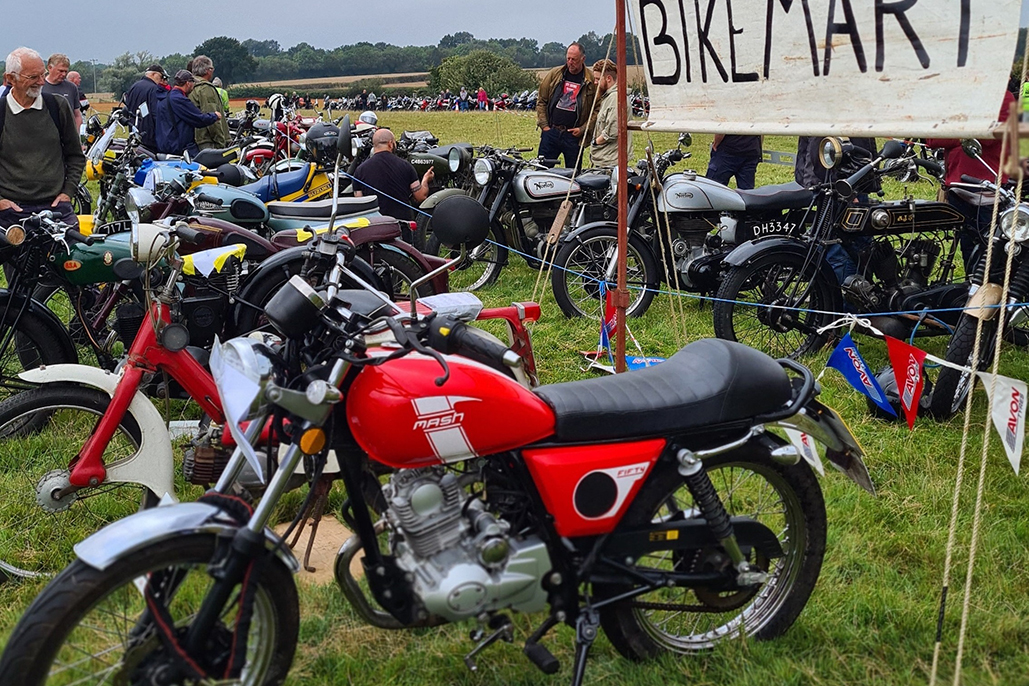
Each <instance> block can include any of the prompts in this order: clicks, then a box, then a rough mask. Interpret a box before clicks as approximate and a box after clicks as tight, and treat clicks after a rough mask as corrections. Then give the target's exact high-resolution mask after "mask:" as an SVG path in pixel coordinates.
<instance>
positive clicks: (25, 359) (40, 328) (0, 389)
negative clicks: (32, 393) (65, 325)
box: [0, 304, 79, 400]
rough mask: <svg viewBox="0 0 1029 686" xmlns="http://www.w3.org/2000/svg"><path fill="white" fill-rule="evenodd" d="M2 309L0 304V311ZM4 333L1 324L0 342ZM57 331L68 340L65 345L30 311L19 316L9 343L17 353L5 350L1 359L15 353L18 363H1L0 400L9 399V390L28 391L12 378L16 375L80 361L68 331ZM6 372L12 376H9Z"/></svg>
mask: <svg viewBox="0 0 1029 686" xmlns="http://www.w3.org/2000/svg"><path fill="white" fill-rule="evenodd" d="M2 307H3V306H2V305H0V308H2ZM16 307H17V305H16V304H15V305H13V306H12V310H14V309H15V308H16ZM0 315H2V309H0ZM16 315H17V311H13V312H12V314H11V315H10V316H16ZM55 326H56V324H55ZM7 330H8V328H7V324H6V322H4V323H3V324H0V340H2V338H3V336H5V335H6V333H7ZM60 332H61V333H63V334H64V337H65V338H68V340H67V341H65V344H64V345H62V341H60V340H59V339H57V338H56V337H55V334H56V333H57V332H56V331H54V327H51V326H49V325H48V323H47V322H46V321H44V320H43V319H42V318H40V317H39V316H37V315H36V314H34V313H32V312H31V311H28V310H26V311H25V312H23V313H22V315H21V318H20V319H18V321H17V327H16V329H15V335H14V340H13V341H12V342H11V345H12V346H16V347H17V352H16V353H14V351H12V350H8V352H7V354H6V355H5V356H4V357H5V358H9V357H11V356H12V353H13V354H17V356H18V361H17V362H14V360H11V362H7V361H6V360H0V370H2V371H0V400H3V399H4V398H6V397H8V391H9V389H10V388H12V387H13V388H15V389H18V390H27V389H28V388H29V385H28V384H25V383H24V382H23V381H21V380H20V379H16V378H14V376H16V374H17V373H18V372H21V371H25V370H28V369H35V368H36V367H39V366H44V365H52V364H75V363H77V362H78V361H79V359H78V355H77V354H76V352H75V347H74V345H73V344H72V342H71V340H70V338H69V337H68V334H67V332H66V331H65V330H64V329H61V330H60ZM66 346H70V349H67V348H66ZM9 365H10V368H9ZM9 372H13V373H14V374H13V375H12V376H8V373H9Z"/></svg>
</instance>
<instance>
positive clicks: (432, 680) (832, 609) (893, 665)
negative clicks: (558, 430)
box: [0, 112, 1029, 686]
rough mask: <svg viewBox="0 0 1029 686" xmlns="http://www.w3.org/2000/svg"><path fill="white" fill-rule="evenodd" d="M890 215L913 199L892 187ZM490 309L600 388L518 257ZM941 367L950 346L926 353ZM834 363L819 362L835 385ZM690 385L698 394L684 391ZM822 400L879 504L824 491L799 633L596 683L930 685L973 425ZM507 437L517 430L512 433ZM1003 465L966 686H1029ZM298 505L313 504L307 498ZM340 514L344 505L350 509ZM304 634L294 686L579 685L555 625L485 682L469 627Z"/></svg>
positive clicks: (479, 125)
mask: <svg viewBox="0 0 1029 686" xmlns="http://www.w3.org/2000/svg"><path fill="white" fill-rule="evenodd" d="M379 123H380V124H381V125H383V126H388V127H390V128H392V129H393V130H394V131H397V132H399V131H402V130H405V129H409V130H413V129H428V130H430V131H432V132H433V133H435V134H436V135H437V136H438V137H439V138H440V139H441V142H442V143H450V142H455V141H471V142H474V143H477V144H485V143H488V144H491V145H499V146H511V147H515V146H536V145H537V144H538V141H539V134H538V131H537V130H536V129H535V121H534V118H533V116H532V114H531V113H514V112H511V113H506V112H505V113H495V114H494V113H488V114H479V113H452V112H439V113H424V114H423V113H410V112H403V113H395V112H382V113H379ZM651 138H652V140H653V143H654V146H655V148H656V149H657V150H658V151H663V150H666V149H668V148H670V147H672V146H674V144H675V135H674V134H654V135H653V136H652V137H651ZM694 140H695V142H694V145H693V147H692V148H691V149H690V151H691V152H692V154H693V157H692V158H690V159H687V160H685V161H684V162H683V163H681V164H680V165H679V166H678V167H677V169H683V168H693V169H697V170H698V171H700V172H701V173H703V172H704V170H705V169H706V167H707V162H708V149H709V145H710V141H711V137H710V136H706V135H696V136H695V137H694ZM635 141H636V144H635V155H634V158H636V157H640V156H642V154H643V148H644V145H645V144H646V143H647V141H648V136H646V135H644V134H640V133H637V134H635ZM765 148H766V149H771V150H780V151H785V152H792V151H794V150H795V149H796V140H795V139H794V138H789V137H766V140H765ZM791 177H792V172H791V170H790V169H789V168H788V167H781V166H773V165H768V164H762V165H760V166H759V168H758V183H759V184H762V185H763V184H769V183H780V182H783V181H786V180H788V179H789V178H791ZM887 190H888V197H892V198H896V197H900V196H901V195H902V194H903V193H904V191H905V188H904V187H902V186H900V185H899V184H896V183H894V184H890V185H888V187H887ZM908 190H910V192H911V193H913V194H914V195H916V196H918V197H932V196H934V195H935V189H934V188H933V187H932V186H930V185H929V184H927V183H919V184H914V185H911V186H910V187H909V188H908ZM479 295H480V297H481V298H482V299H483V300H484V301H485V303H486V305H487V306H495V305H506V304H508V303H510V302H512V301H516V300H527V299H530V298H533V297H536V298H538V299H539V300H540V302H541V304H542V306H543V318H542V320H541V321H540V322H539V323H538V324H537V325H536V326H535V327H534V328H533V331H532V335H533V343H534V347H535V350H536V354H537V357H538V362H539V367H540V376H541V379H542V381H543V382H544V383H555V382H561V381H568V380H572V379H579V378H586V377H589V376H592V375H593V373H592V372H584V371H583V370H582V369H581V366H582V362H581V358H580V356H579V351H582V350H590V349H593V348H595V346H596V342H597V338H598V334H599V326H600V325H599V322H593V321H584V320H567V319H565V318H564V317H563V316H562V315H561V313H560V310H559V309H558V308H557V306H556V304H555V303H554V299H553V297H552V295H551V294H550V292H549V287H548V284H547V282H546V280H543V287H541V288H537V274H536V272H533V271H531V270H530V269H529V268H528V267H527V266H526V264H525V262H524V261H522V260H521V259H519V258H517V257H516V256H514V255H512V256H511V264H510V266H509V267H506V268H505V269H504V271H503V273H502V274H501V276H500V279H499V281H498V283H497V284H495V285H494V286H492V287H490V288H487V289H484V290H483V291H480V292H479ZM630 326H631V329H632V332H633V333H634V334H635V336H636V338H637V339H638V340H639V341H640V344H641V345H642V346H643V349H644V351H645V352H646V353H647V354H655V355H664V356H668V355H671V354H673V353H674V352H675V350H677V349H678V348H679V347H681V346H682V345H685V344H686V343H687V342H689V341H693V340H697V339H698V338H702V337H708V336H711V335H712V324H711V308H710V305H709V304H705V303H701V302H698V301H697V300H694V299H690V298H686V299H682V300H679V299H676V298H673V297H672V296H670V295H660V296H658V297H657V299H656V300H655V302H654V304H653V306H652V307H651V308H650V310H649V311H648V312H647V314H646V315H645V316H644V317H642V318H640V319H636V320H633V321H631V322H630ZM857 340H858V344H859V346H860V347H861V350H862V353H863V354H864V355H865V357H866V359H868V361H869V363H870V365H871V366H872V367H873V368H875V369H877V370H878V369H880V368H882V367H883V366H884V365H886V364H887V363H888V357H887V354H886V349H885V346H884V344H883V343H881V342H880V341H876V340H873V339H870V338H867V337H859V338H858V339H857ZM918 345H919V346H920V347H922V348H924V349H927V350H929V351H931V352H934V353H936V354H940V353H942V350H943V349H944V348H945V346H946V341H944V340H943V339H939V338H937V339H920V340H919V342H918ZM827 357H828V352H827V351H823V352H822V353H819V354H818V355H814V356H810V357H807V358H805V359H804V360H803V361H804V362H805V363H806V364H807V365H808V366H810V367H811V368H812V369H813V370H815V371H816V373H817V372H818V371H820V370H821V369H822V368H823V367H824V364H825V361H826V359H827ZM1001 372H1002V373H1005V374H1008V375H1010V376H1014V377H1016V378H1021V379H1027V378H1029V364H1027V363H1026V357H1025V354H1024V351H1021V350H1017V349H1014V348H1011V347H1007V348H1005V351H1004V353H1003V357H1002V364H1001ZM685 382H687V383H688V382H689V380H685ZM821 383H822V387H823V389H824V391H823V396H822V398H823V400H825V401H826V402H827V403H829V404H830V405H832V406H833V407H835V408H836V409H837V410H839V411H840V413H841V414H842V415H843V417H844V418H845V419H846V420H847V422H848V423H849V424H850V426H851V428H852V429H853V430H854V433H855V434H856V435H857V436H858V438H859V439H860V440H861V442H862V444H863V446H864V448H865V450H866V452H867V456H866V462H867V464H868V467H869V470H870V472H871V475H872V478H873V480H874V481H875V483H876V485H877V487H878V491H879V493H878V497H876V498H872V497H870V496H868V495H867V494H865V493H864V492H862V491H860V490H858V489H857V488H855V487H854V486H852V485H851V484H850V483H849V482H848V481H846V480H845V479H844V477H843V476H842V475H840V474H838V473H836V472H834V471H833V470H831V469H830V470H828V473H827V475H826V478H824V479H822V480H821V484H822V488H823V490H824V493H825V501H826V508H827V511H828V519H829V533H828V536H829V538H828V546H827V551H826V556H825V563H824V566H823V570H822V576H821V578H820V580H819V582H818V586H817V587H816V589H815V592H814V595H813V596H812V599H811V601H810V602H809V604H808V606H807V608H806V609H805V610H804V612H803V614H802V615H801V616H800V619H799V620H798V622H797V623H796V624H795V625H794V627H793V628H792V629H791V630H790V631H789V632H788V633H787V634H786V636H785V637H783V638H782V639H779V640H777V641H774V642H769V643H762V642H756V641H738V642H735V643H733V644H730V645H725V646H722V647H720V648H719V649H718V650H716V651H714V652H711V653H705V654H703V655H699V656H696V657H693V658H689V659H665V660H661V661H658V662H653V663H648V664H642V665H637V664H633V663H629V662H627V661H625V660H623V659H621V658H620V657H619V656H618V655H617V654H616V653H615V651H614V649H613V648H612V647H611V645H610V644H609V643H608V642H607V640H606V639H604V638H603V637H601V638H600V639H599V640H598V641H597V643H596V645H595V646H594V648H593V652H592V655H593V659H592V660H591V661H590V664H589V668H588V671H587V682H588V683H590V684H605V685H611V686H615V685H618V686H621V685H622V684H633V685H634V686H665V685H666V684H698V685H709V686H710V685H713V684H719V685H720V686H768V685H769V684H777V685H778V684H789V685H798V686H799V685H801V684H803V685H804V686H807V685H809V684H813V685H819V686H838V685H839V684H847V685H850V684H855V685H856V684H861V685H866V684H867V685H877V686H879V685H891V686H892V685H897V686H902V685H903V686H908V685H909V684H927V683H928V672H929V664H930V662H931V659H932V647H933V638H934V634H935V627H936V616H937V610H938V597H939V584H940V579H941V575H942V570H943V563H944V556H945V550H946V541H947V526H948V522H949V516H950V504H951V495H952V489H953V483H954V480H955V475H956V465H957V459H958V449H959V445H960V442H961V421H962V420H961V418H960V417H959V418H956V419H954V420H953V421H951V422H950V423H947V424H936V423H934V422H932V421H930V420H928V419H920V420H919V421H918V423H917V424H916V425H915V430H914V431H913V432H909V431H908V430H907V427H906V426H905V425H901V424H896V423H884V422H881V421H879V420H876V419H873V418H871V417H870V416H869V414H868V413H867V411H866V408H865V403H864V400H863V399H862V397H861V396H859V395H858V394H857V393H856V392H854V391H853V390H852V389H850V387H849V386H847V385H846V383H845V382H844V381H843V380H842V379H841V377H840V376H839V375H838V374H837V373H836V372H833V371H829V372H828V373H827V374H826V375H825V376H824V377H823V378H822V381H821ZM984 414H985V402H984V401H983V394H982V391H981V390H980V391H978V392H977V399H976V414H975V416H974V417H973V423H972V434H971V445H970V450H969V457H968V460H969V464H970V467H969V469H971V470H972V471H971V472H969V473H967V474H966V478H965V493H964V496H963V498H962V515H961V518H960V526H959V529H958V536H957V539H958V546H959V547H958V548H957V550H956V552H955V558H954V560H955V562H954V575H953V577H952V579H951V584H950V589H951V591H950V603H949V605H948V608H949V611H948V614H947V618H946V620H947V621H946V624H945V626H944V646H945V648H944V651H943V662H942V669H941V675H942V676H943V682H945V683H950V681H951V679H952V674H953V661H954V654H955V647H956V642H957V626H958V620H959V618H960V610H961V596H962V589H963V586H964V572H965V566H966V564H967V544H968V541H969V538H970V532H971V527H972V517H971V511H972V510H971V508H972V502H973V500H974V489H975V481H976V478H977V476H976V472H977V470H978V465H979V453H980V450H981V448H980V441H981V436H982V433H983V429H984V426H985V423H984ZM498 421H503V418H498ZM993 446H994V451H993V453H992V454H991V456H990V458H989V464H988V465H987V472H986V473H987V483H986V491H985V503H986V506H985V509H984V512H983V528H982V532H981V538H980V541H979V557H978V564H977V567H976V569H975V576H974V580H973V584H972V597H971V613H970V625H969V634H968V638H967V643H966V651H965V656H964V663H963V668H964V678H963V680H962V683H963V684H965V685H966V686H980V685H982V686H986V685H990V684H1020V683H1026V676H1025V675H1026V674H1029V593H1027V592H1026V590H1025V584H1024V579H1025V564H1026V559H1027V552H1026V541H1029V517H1027V516H1026V513H1027V512H1029V493H1027V489H1026V483H1025V478H1024V477H1016V476H1014V475H1013V474H1012V471H1011V468H1010V466H1009V465H1008V463H1007V460H1006V459H1005V458H1004V457H1003V456H1002V455H1001V453H1000V452H999V450H998V445H997V440H996V437H994V440H993ZM293 495H297V494H293ZM340 499H341V497H337V498H336V500H335V501H334V502H336V503H338V502H339V500H340ZM35 590H36V589H35V588H34V587H33V586H32V585H31V584H27V585H25V586H23V587H21V588H17V587H14V588H12V587H0V636H3V635H5V634H6V632H7V631H9V628H10V626H11V624H12V623H13V622H14V621H15V620H16V619H17V617H18V616H19V615H20V614H21V612H22V610H23V608H24V607H25V606H26V605H27V603H28V602H29V601H30V600H31V598H32V596H33V595H34V592H35ZM301 602H302V608H301V617H302V623H301V634H300V645H299V647H298V653H297V660H296V663H295V665H294V668H293V670H292V672H291V674H290V678H289V680H288V682H287V683H289V684H294V685H296V686H300V685H302V684H321V683H352V684H368V683H383V684H384V683H389V684H401V685H411V686H429V685H430V684H448V685H449V684H461V685H466V686H501V685H505V686H506V685H518V686H522V685H525V686H528V685H530V684H531V685H541V684H545V685H546V686H557V685H558V684H563V683H567V681H568V679H569V678H570V669H569V668H570V665H571V659H572V639H573V632H572V631H571V630H570V629H568V628H567V627H560V628H559V629H558V630H557V631H556V632H554V633H552V634H551V635H549V636H548V637H547V639H546V644H547V645H548V647H550V649H551V650H552V651H553V652H554V653H555V655H557V657H558V658H559V659H560V660H561V662H562V671H561V673H559V674H558V675H556V676H554V677H545V676H543V675H542V674H540V673H539V672H537V671H536V670H535V668H533V667H532V666H531V665H530V664H529V663H528V662H527V661H526V659H525V658H524V657H523V656H522V654H521V645H522V643H523V642H524V640H525V638H526V637H527V636H528V635H529V634H530V633H531V631H532V630H533V629H534V628H535V626H536V625H538V623H539V622H540V621H542V619H543V617H542V616H540V615H534V616H528V617H527V616H516V617H515V625H516V631H515V641H516V642H515V644H514V645H513V646H512V645H507V644H503V643H499V644H497V645H496V646H494V647H492V648H490V649H488V650H487V651H485V652H484V653H482V654H481V655H480V656H479V671H478V672H477V673H475V674H471V673H469V672H468V671H467V670H466V669H465V667H464V665H463V663H462V661H461V657H462V656H463V655H464V654H465V653H467V652H468V651H469V650H470V649H471V648H472V643H471V642H470V641H469V640H468V631H469V630H470V629H471V628H473V627H472V626H471V625H468V624H465V625H456V626H450V627H444V628H440V629H428V630H419V631H414V632H387V631H381V630H377V629H372V628H369V627H367V626H365V625H363V624H361V623H360V621H359V620H358V619H357V617H356V615H355V614H354V612H353V611H352V610H351V609H350V608H349V607H347V605H346V604H345V602H344V601H343V600H342V598H341V596H340V594H339V592H338V591H337V590H336V589H335V587H334V586H332V585H326V586H322V587H306V588H305V589H304V590H303V591H302V594H301Z"/></svg>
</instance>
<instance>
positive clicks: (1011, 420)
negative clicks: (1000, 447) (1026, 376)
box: [979, 372, 1026, 474]
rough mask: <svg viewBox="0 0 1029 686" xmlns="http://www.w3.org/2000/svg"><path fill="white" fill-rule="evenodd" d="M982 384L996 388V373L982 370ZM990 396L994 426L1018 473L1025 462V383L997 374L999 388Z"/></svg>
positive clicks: (989, 388)
mask: <svg viewBox="0 0 1029 686" xmlns="http://www.w3.org/2000/svg"><path fill="white" fill-rule="evenodd" d="M979 378H980V379H981V380H982V382H983V387H984V388H986V392H987V393H989V392H990V390H991V389H994V383H993V375H992V374H987V373H986V372H979ZM994 390H995V393H994V395H993V397H991V398H990V416H991V417H993V426H994V427H996V429H997V433H998V434H1000V442H1001V443H1003V444H1004V452H1006V453H1007V455H1008V461H1009V462H1011V466H1012V467H1014V469H1015V474H1018V467H1019V465H1020V463H1021V462H1022V442H1023V438H1024V437H1025V407H1026V385H1025V383H1024V382H1022V381H1018V380H1017V379H1009V378H1008V377H1006V376H1000V375H999V374H998V375H997V383H996V388H995V389H994Z"/></svg>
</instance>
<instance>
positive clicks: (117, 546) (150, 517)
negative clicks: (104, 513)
mask: <svg viewBox="0 0 1029 686" xmlns="http://www.w3.org/2000/svg"><path fill="white" fill-rule="evenodd" d="M238 530H239V525H238V524H237V523H236V522H235V521H234V520H233V519H232V518H231V517H229V516H227V515H226V514H225V513H224V512H222V511H221V510H220V509H218V508H217V507H215V506H214V505H210V504H208V503H179V504H177V505H171V506H168V507H155V508H152V509H149V510H144V511H142V512H137V513H136V514H134V515H131V516H129V517H126V518H125V519H119V520H118V521H116V522H113V523H112V524H109V525H107V526H105V527H104V528H103V529H101V530H100V531H98V532H96V533H95V534H93V535H92V536H90V537H89V538H87V539H86V540H84V541H81V542H80V543H78V544H77V545H76V546H75V554H76V555H78V557H79V559H80V560H82V561H83V562H85V563H86V564H88V565H89V566H90V567H93V568H94V569H98V570H100V571H104V570H105V569H107V568H108V567H110V566H111V565H112V564H114V563H115V562H117V561H119V560H123V559H125V558H127V557H129V556H130V555H135V554H137V553H138V552H139V551H140V550H143V549H144V548H145V547H147V546H151V545H154V544H155V543H160V542H161V541H167V540H170V539H172V538H176V537H178V536H189V535H191V534H213V535H215V536H233V535H235V533H236V531H238ZM264 537H265V544H266V545H267V547H268V549H269V550H273V551H274V553H275V556H276V557H278V558H279V559H280V560H281V561H282V563H283V564H285V565H286V567H287V568H289V570H290V571H291V572H293V573H294V574H296V573H297V572H299V571H300V563H299V562H297V559H296V558H295V557H294V556H293V553H292V552H291V551H290V549H289V547H288V546H284V545H279V542H280V539H279V537H278V536H276V535H275V534H274V533H273V532H272V531H270V530H269V529H265V530H264Z"/></svg>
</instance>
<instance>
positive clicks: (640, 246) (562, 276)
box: [550, 228, 660, 319]
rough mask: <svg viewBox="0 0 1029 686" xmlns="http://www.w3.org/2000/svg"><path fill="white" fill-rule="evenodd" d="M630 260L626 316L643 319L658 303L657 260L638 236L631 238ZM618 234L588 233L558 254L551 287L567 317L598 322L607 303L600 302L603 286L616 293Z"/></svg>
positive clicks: (601, 230) (607, 231)
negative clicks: (655, 296) (656, 294)
mask: <svg viewBox="0 0 1029 686" xmlns="http://www.w3.org/2000/svg"><path fill="white" fill-rule="evenodd" d="M628 246H629V249H628V255H627V256H626V272H625V273H626V280H625V282H626V285H627V286H628V288H629V297H630V301H629V306H628V307H627V308H626V309H625V314H626V316H629V317H641V316H643V313H644V312H646V311H647V308H649V307H650V303H651V302H653V300H654V294H655V291H656V290H657V287H658V285H659V284H660V280H659V278H658V266H657V260H655V259H654V254H653V252H652V251H651V250H650V246H649V245H647V242H646V241H645V240H644V239H643V238H642V237H641V236H640V235H639V234H636V233H630V234H629V243H628ZM617 268H618V232H617V230H615V229H613V228H598V229H591V230H587V231H584V232H583V233H581V234H579V235H578V236H576V237H575V238H574V239H572V240H570V241H568V242H566V243H565V244H564V245H562V246H561V249H560V250H558V251H557V256H556V257H555V258H554V267H553V271H552V272H551V275H550V283H551V285H552V286H553V288H554V299H555V300H556V301H557V304H558V307H560V308H561V311H562V312H563V313H564V315H565V316H566V317H590V318H593V319H598V318H599V317H601V316H602V315H603V314H604V311H605V309H606V303H605V302H603V301H602V300H601V298H600V285H601V283H606V284H607V288H608V289H611V290H613V289H614V286H615V279H617V277H618V271H617Z"/></svg>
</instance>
